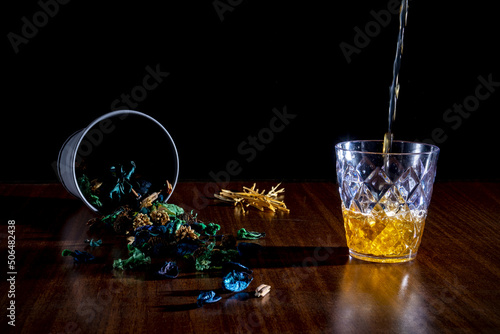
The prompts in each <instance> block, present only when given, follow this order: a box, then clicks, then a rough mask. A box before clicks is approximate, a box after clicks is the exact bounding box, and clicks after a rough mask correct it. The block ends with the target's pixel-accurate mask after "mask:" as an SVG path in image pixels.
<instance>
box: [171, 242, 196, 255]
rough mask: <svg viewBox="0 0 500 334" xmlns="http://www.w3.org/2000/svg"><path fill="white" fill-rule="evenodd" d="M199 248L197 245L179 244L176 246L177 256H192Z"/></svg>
mask: <svg viewBox="0 0 500 334" xmlns="http://www.w3.org/2000/svg"><path fill="white" fill-rule="evenodd" d="M199 247H200V246H199V245H197V244H191V243H185V242H183V243H180V244H177V255H179V256H184V255H187V254H193V253H194V251H195V250H197V249H198V248H199Z"/></svg>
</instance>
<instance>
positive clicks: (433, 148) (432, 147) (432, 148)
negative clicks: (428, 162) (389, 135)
mask: <svg viewBox="0 0 500 334" xmlns="http://www.w3.org/2000/svg"><path fill="white" fill-rule="evenodd" d="M383 142H384V141H383V140H378V139H373V140H369V139H368V140H345V141H342V142H340V143H337V144H335V150H341V151H344V152H353V153H364V154H377V155H427V154H437V153H439V151H440V149H439V147H437V146H436V145H432V144H427V143H420V142H414V141H406V140H393V141H392V142H393V143H408V144H418V145H423V146H427V147H429V148H430V150H429V151H428V152H399V153H395V152H390V153H383V152H371V151H362V150H356V149H347V148H344V147H342V145H343V144H346V143H382V144H383Z"/></svg>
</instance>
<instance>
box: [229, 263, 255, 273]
mask: <svg viewBox="0 0 500 334" xmlns="http://www.w3.org/2000/svg"><path fill="white" fill-rule="evenodd" d="M222 270H223V272H224V273H229V272H231V271H240V272H244V273H247V274H252V273H253V271H252V269H249V268H247V267H245V266H244V265H242V264H240V263H238V262H226V263H224V265H223V266H222Z"/></svg>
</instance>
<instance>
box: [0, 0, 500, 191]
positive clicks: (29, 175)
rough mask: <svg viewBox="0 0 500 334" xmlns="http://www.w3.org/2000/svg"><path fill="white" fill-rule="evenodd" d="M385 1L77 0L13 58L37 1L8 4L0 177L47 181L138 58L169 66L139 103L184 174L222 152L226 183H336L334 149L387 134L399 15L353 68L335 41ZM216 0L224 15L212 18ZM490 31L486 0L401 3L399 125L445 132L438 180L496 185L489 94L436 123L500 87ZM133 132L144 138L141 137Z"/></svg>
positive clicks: (134, 70) (493, 103) (493, 28)
mask: <svg viewBox="0 0 500 334" xmlns="http://www.w3.org/2000/svg"><path fill="white" fill-rule="evenodd" d="M54 1H55V0H52V2H54ZM45 2H51V1H43V0H42V1H41V3H45ZM390 2H391V1H378V0H377V1H367V0H365V1H335V2H326V1H307V2H305V1H297V2H292V1H257V0H241V1H240V0H238V1H237V0H232V1H230V0H220V1H217V2H216V1H212V0H209V1H168V2H166V3H165V2H158V1H155V2H147V1H141V2H139V1H134V2H125V1H120V2H117V1H112V2H110V1H106V2H105V3H103V2H100V3H96V2H87V1H77V0H72V1H69V2H68V3H66V4H59V8H58V11H57V13H55V14H54V15H53V17H48V16H47V20H46V21H45V22H42V23H41V24H40V27H39V28H38V32H37V33H36V35H35V36H34V37H31V38H29V39H27V43H22V44H20V45H19V46H18V48H19V50H18V52H17V53H16V52H15V50H14V47H13V46H12V43H11V41H9V33H14V34H17V35H20V36H22V29H23V25H24V24H25V21H23V17H26V19H27V20H28V21H30V22H31V23H33V19H34V15H35V17H37V15H36V13H38V12H40V11H41V10H42V7H41V5H40V2H37V1H22V2H16V3H15V4H14V2H8V3H5V4H4V5H3V7H4V10H3V19H2V21H3V22H4V23H5V25H4V28H3V29H4V30H3V36H4V38H3V41H4V42H3V50H4V51H3V54H4V57H2V59H3V61H2V63H3V67H4V70H3V71H2V72H3V73H4V75H2V78H3V80H4V86H3V88H2V92H3V94H2V96H3V98H2V102H3V106H2V127H1V128H2V129H1V131H0V142H1V151H2V162H1V170H0V172H1V173H0V180H1V181H4V182H14V181H16V182H17V181H21V182H45V181H55V180H56V179H57V178H56V175H55V173H54V170H53V168H52V166H51V165H52V163H53V162H54V161H55V160H56V159H57V155H58V151H59V149H60V147H61V146H62V144H63V143H64V141H65V139H66V138H67V137H68V136H69V135H71V134H72V133H73V132H75V131H76V130H78V129H81V128H84V127H86V126H87V125H88V124H89V123H90V122H91V121H92V120H93V119H95V118H97V117H98V116H100V115H102V114H104V113H107V112H109V111H111V110H112V107H111V105H112V103H113V101H114V100H116V99H117V98H118V99H119V98H120V96H121V94H130V93H131V91H132V90H133V89H134V87H136V86H138V85H139V86H140V85H142V82H143V78H144V76H145V75H146V74H147V73H148V72H147V70H146V67H147V66H149V67H151V68H153V69H155V68H157V67H158V68H159V69H160V70H161V71H162V72H168V73H169V75H168V77H166V78H164V80H163V82H161V83H160V84H159V85H158V87H157V88H155V89H153V90H151V91H148V92H147V97H146V98H145V99H144V100H143V101H141V102H139V103H138V105H137V106H136V108H134V109H136V110H139V111H142V112H144V113H147V114H149V115H151V116H153V117H154V118H156V119H157V120H158V121H159V122H161V123H162V124H163V125H164V126H165V127H166V129H167V130H168V131H169V132H170V134H171V135H172V137H173V138H174V140H175V143H176V145H177V148H178V151H179V156H180V179H181V180H193V179H196V180H210V179H211V177H210V172H214V173H218V172H219V171H223V170H225V169H226V165H227V163H228V162H229V161H231V160H236V161H237V162H238V163H239V165H240V167H241V171H239V172H238V173H237V175H234V176H233V177H232V179H234V180H236V179H244V180H253V179H276V180H295V179H296V180H333V179H334V178H335V161H334V157H333V146H334V144H335V143H337V142H339V141H341V140H347V139H382V138H383V134H384V132H385V131H386V128H387V110H388V100H389V86H390V83H391V80H392V62H393V59H394V54H395V48H396V39H397V32H398V25H399V22H398V15H391V21H390V23H389V24H388V25H387V26H386V27H382V26H380V31H375V32H373V34H372V35H373V37H370V41H369V43H367V46H365V47H363V48H360V51H359V53H354V54H352V55H351V62H350V63H348V62H347V60H346V57H345V56H344V54H343V53H342V50H341V48H340V47H339V45H340V44H341V43H342V42H346V43H349V44H351V45H354V38H355V34H356V33H355V30H354V28H355V27H359V28H360V29H361V30H364V29H365V26H366V25H367V24H368V23H370V22H372V23H373V22H375V20H374V17H373V15H372V14H371V13H370V12H371V11H375V12H379V11H380V10H383V9H386V8H387V6H388V3H390ZM214 3H219V4H227V5H229V4H232V5H229V6H231V9H232V10H227V11H224V9H219V12H222V11H224V12H223V13H221V15H222V18H223V19H222V20H221V16H220V15H219V13H218V11H217V10H216V8H215V7H214ZM488 4H490V5H491V4H492V3H491V2H488ZM38 17H39V18H43V15H42V16H40V15H38ZM499 32H500V29H499V28H498V18H497V14H495V11H494V8H489V7H488V6H487V5H485V4H483V3H482V2H469V1H468V2H449V1H418V0H413V1H410V8H409V15H408V26H407V29H406V34H405V44H404V46H405V48H404V55H403V61H402V70H401V75H400V83H401V93H400V102H399V104H398V113H397V119H396V123H395V129H394V132H395V138H396V139H402V140H415V139H418V140H424V139H428V138H432V132H433V131H436V130H435V129H439V128H440V129H442V132H443V133H444V135H445V136H446V140H444V142H442V143H439V144H438V146H439V147H440V148H441V155H440V162H439V165H438V179H441V180H449V179H495V180H498V179H499V176H498V175H499V174H500V168H499V167H498V162H497V161H498V157H497V155H498V151H499V150H498V144H499V139H498V134H499V130H498V122H497V119H498V116H497V115H498V112H500V110H499V95H500V87H498V88H496V91H495V92H494V93H492V94H491V96H490V97H488V98H487V99H486V100H484V101H481V102H480V104H479V107H478V108H477V109H476V110H474V111H473V112H471V113H470V116H469V117H468V118H467V119H463V121H462V122H461V124H460V125H459V126H457V128H456V129H453V128H452V127H451V125H453V124H454V123H451V122H448V123H447V122H446V121H445V120H443V115H444V114H445V111H446V110H447V109H449V108H452V107H453V105H454V104H461V103H463V102H464V99H466V98H467V97H469V96H474V94H475V90H476V87H477V86H478V85H479V84H480V82H479V80H478V77H479V76H482V77H484V78H485V79H486V78H488V76H492V79H493V81H495V82H500V70H499V66H498V64H497V62H498V59H499V57H498V56H499V51H498V50H499V45H498V33H499ZM11 36H12V34H11ZM482 92H485V91H484V90H483V91H482ZM119 105H123V103H120V104H119ZM285 106H286V110H287V112H288V113H289V114H291V115H294V116H295V118H293V119H291V120H290V123H289V124H288V125H286V127H285V128H284V129H283V131H281V132H279V133H275V134H274V137H273V138H272V140H271V141H270V142H269V143H267V144H266V145H265V147H264V148H263V149H262V150H261V151H258V152H257V154H256V155H255V157H254V158H253V159H251V161H247V158H249V155H242V154H241V152H239V151H238V147H239V146H240V145H244V144H242V143H243V142H244V141H248V137H249V136H256V135H258V133H259V132H260V131H261V130H262V129H264V128H268V127H269V122H270V120H271V119H272V118H273V116H274V113H273V111H272V110H273V108H276V109H277V110H280V111H281V110H283V108H284V107H285ZM437 131H438V132H439V130H437ZM135 135H136V136H137V138H138V144H139V145H148V144H149V142H148V132H147V131H146V130H144V129H140V128H138V129H136V133H135Z"/></svg>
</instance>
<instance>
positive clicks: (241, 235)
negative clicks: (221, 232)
mask: <svg viewBox="0 0 500 334" xmlns="http://www.w3.org/2000/svg"><path fill="white" fill-rule="evenodd" d="M237 235H238V239H248V240H255V239H261V238H264V237H265V236H266V233H265V232H255V231H247V230H246V229H244V228H241V229H240V230H239V231H238V234H237Z"/></svg>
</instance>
